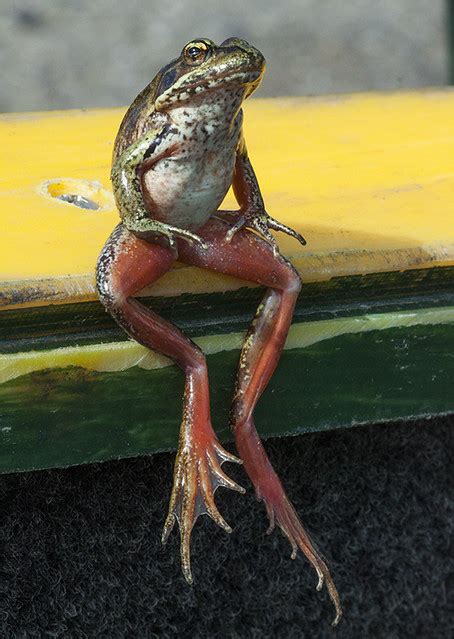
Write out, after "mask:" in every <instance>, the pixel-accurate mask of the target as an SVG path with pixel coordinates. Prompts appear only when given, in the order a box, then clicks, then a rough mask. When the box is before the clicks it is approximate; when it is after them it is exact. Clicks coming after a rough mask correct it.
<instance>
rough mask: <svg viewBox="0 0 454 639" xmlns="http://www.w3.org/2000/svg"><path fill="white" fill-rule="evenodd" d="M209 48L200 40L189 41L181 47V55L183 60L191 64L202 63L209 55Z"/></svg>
mask: <svg viewBox="0 0 454 639" xmlns="http://www.w3.org/2000/svg"><path fill="white" fill-rule="evenodd" d="M209 52H210V49H209V47H208V46H207V45H206V44H205V42H202V41H201V40H200V41H199V40H196V41H195V42H190V43H189V44H187V45H186V46H185V48H184V49H183V56H184V59H185V62H186V63H187V64H191V65H197V64H202V62H205V60H206V59H207V57H208V55H209Z"/></svg>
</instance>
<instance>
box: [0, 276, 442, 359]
mask: <svg viewBox="0 0 454 639" xmlns="http://www.w3.org/2000/svg"><path fill="white" fill-rule="evenodd" d="M262 295H263V291H262V290H260V289H252V288H242V289H239V290H236V291H227V292H225V293H211V294H202V295H193V294H185V295H180V296H179V297H172V298H169V297H150V298H147V299H144V300H143V301H144V302H145V304H147V305H148V306H150V307H151V308H153V310H154V311H156V312H157V313H159V315H162V317H164V318H166V319H168V320H170V321H172V322H174V323H175V324H177V325H178V326H180V327H181V329H182V330H183V331H184V332H185V333H187V334H188V335H189V336H191V337H197V336H200V335H210V334H223V333H232V332H238V331H243V330H244V329H245V328H246V327H247V326H248V324H249V322H250V321H251V318H252V317H253V315H254V313H255V309H256V307H257V305H258V304H259V301H260V299H261V296H262ZM452 305H454V268H431V269H424V270H413V271H404V272H394V271H393V272H389V273H377V274H371V275H358V276H350V277H337V278H333V279H331V280H329V281H326V282H311V283H308V284H304V286H303V290H302V292H301V295H300V297H299V300H298V304H297V307H296V311H295V316H294V321H295V322H311V321H315V320H321V319H334V318H337V317H350V316H356V315H363V314H366V313H385V312H393V311H397V310H398V311H401V310H414V309H418V308H433V307H437V306H452ZM124 339H127V337H126V335H125V334H124V332H123V331H122V330H121V329H120V328H119V327H118V326H117V325H116V324H115V322H114V321H113V320H112V319H111V317H110V316H109V315H108V314H107V313H106V312H105V311H104V309H103V308H102V307H101V305H100V304H99V303H98V302H86V303H81V304H63V305H49V306H45V307H36V308H28V309H18V310H11V311H3V312H0V352H3V353H14V352H23V351H29V350H41V349H47V348H56V347H60V346H75V345H84V344H95V343H99V342H110V341H119V340H124Z"/></svg>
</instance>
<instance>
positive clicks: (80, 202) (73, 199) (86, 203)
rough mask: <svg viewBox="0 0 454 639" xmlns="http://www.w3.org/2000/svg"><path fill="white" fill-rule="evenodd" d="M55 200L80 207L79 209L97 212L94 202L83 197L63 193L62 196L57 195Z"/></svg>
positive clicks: (97, 207)
mask: <svg viewBox="0 0 454 639" xmlns="http://www.w3.org/2000/svg"><path fill="white" fill-rule="evenodd" d="M57 198H58V199H59V200H63V202H69V204H75V205H76V206H80V208H81V209H90V210H91V211H97V210H98V209H99V204H96V202H93V200H89V199H88V197H84V196H83V195H76V194H75V193H63V195H57Z"/></svg>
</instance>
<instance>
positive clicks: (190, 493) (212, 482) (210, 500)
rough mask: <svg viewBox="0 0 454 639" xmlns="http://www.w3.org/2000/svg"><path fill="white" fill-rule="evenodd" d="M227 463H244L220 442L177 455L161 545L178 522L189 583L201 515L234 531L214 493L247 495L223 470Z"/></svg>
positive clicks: (190, 582)
mask: <svg viewBox="0 0 454 639" xmlns="http://www.w3.org/2000/svg"><path fill="white" fill-rule="evenodd" d="M225 461H229V462H236V463H241V460H239V459H237V458H236V457H235V456H234V455H231V454H230V453H228V452H227V451H226V450H224V449H223V448H222V446H221V445H220V444H219V443H218V442H217V441H215V440H214V441H213V442H211V443H210V444H204V445H203V446H201V445H195V446H194V447H193V448H191V447H185V448H183V449H181V450H179V451H178V453H177V458H176V462H175V473H174V484H173V488H172V494H171V497H170V504H169V512H168V515H167V518H166V521H165V524H164V530H163V533H162V542H163V543H164V544H165V543H166V542H167V539H168V537H169V535H170V533H171V531H172V529H173V527H174V524H175V521H178V526H179V529H180V554H181V568H182V571H183V575H184V577H185V579H186V581H187V582H188V583H189V584H192V583H193V577H192V571H191V556H190V546H191V533H192V529H193V527H194V524H195V522H196V521H197V518H198V517H199V516H200V515H204V514H206V515H209V516H210V517H211V519H213V521H214V522H215V523H216V524H217V525H218V526H220V527H221V528H222V529H223V530H225V531H226V532H228V533H230V532H232V529H231V527H230V526H229V524H228V523H227V522H226V521H225V519H224V518H223V516H222V515H221V513H220V512H219V510H218V508H217V506H216V503H215V501H214V493H215V491H216V489H217V488H218V487H219V486H224V487H225V488H230V489H231V490H236V491H237V492H240V493H244V492H245V490H244V488H242V487H241V486H239V485H238V484H237V483H236V482H235V481H233V479H230V477H228V476H227V475H226V474H225V472H224V471H223V470H222V464H223V463H224V462H225Z"/></svg>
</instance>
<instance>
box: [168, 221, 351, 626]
mask: <svg viewBox="0 0 454 639" xmlns="http://www.w3.org/2000/svg"><path fill="white" fill-rule="evenodd" d="M227 228H228V227H226V224H225V223H224V222H222V221H220V220H218V219H212V220H210V221H209V222H208V224H206V225H205V226H204V227H203V229H201V230H200V231H199V232H200V234H201V236H202V237H203V239H204V240H205V241H206V242H207V243H208V245H209V250H208V251H203V250H200V249H199V248H198V247H197V246H195V245H188V244H187V243H183V242H180V243H179V251H180V259H181V260H183V261H184V262H187V263H190V264H196V265H198V266H203V267H205V268H209V269H213V270H216V271H221V272H222V273H227V274H229V275H234V276H236V277H240V278H242V279H245V280H250V281H253V282H257V283H258V284H261V285H263V286H266V287H267V289H268V290H267V291H266V293H265V296H264V298H263V301H262V303H261V304H260V306H259V307H258V309H257V313H256V316H255V318H254V320H253V322H252V324H251V327H250V329H249V331H248V333H247V335H246V338H245V340H244V345H243V349H242V351H241V355H240V365H239V370H238V376H237V381H236V389H235V396H234V401H233V406H232V413H231V426H232V428H233V431H234V434H235V442H236V446H237V449H238V452H239V454H240V457H241V459H242V460H243V463H244V467H245V470H246V472H247V473H248V475H249V477H250V479H251V481H252V483H253V484H254V487H255V492H256V495H257V497H258V498H259V499H260V500H262V501H263V502H264V504H265V507H266V510H267V513H268V516H269V520H270V526H269V532H271V530H272V529H273V527H274V524H275V523H276V524H277V525H278V526H279V527H280V528H281V530H282V531H283V533H284V534H285V535H286V537H287V538H288V540H289V542H290V544H291V546H292V558H294V557H295V556H296V551H297V549H298V548H299V549H300V550H301V551H302V552H303V553H304V554H305V555H306V557H307V558H308V560H309V561H310V562H311V564H312V565H313V567H314V568H315V570H316V571H317V574H318V577H319V582H318V586H317V589H320V588H321V587H322V585H323V583H324V582H325V583H326V586H327V589H328V592H329V595H330V597H331V599H332V601H333V604H334V606H335V609H336V616H335V619H334V622H333V624H334V625H336V624H337V623H338V621H339V619H340V617H341V614H342V611H341V605H340V600H339V595H338V593H337V590H336V587H335V585H334V582H333V580H332V577H331V574H330V572H329V569H328V567H327V565H326V563H325V562H324V561H323V559H322V558H321V556H320V555H319V553H318V552H317V551H316V549H315V548H314V546H313V544H312V542H311V540H310V538H309V536H308V534H307V533H306V531H305V529H304V527H303V525H302V523H301V521H300V520H299V518H298V515H297V514H296V512H295V509H294V508H293V506H292V504H291V502H290V500H289V499H288V497H287V495H286V494H285V491H284V489H283V487H282V484H281V482H280V480H279V477H278V476H277V474H276V472H275V470H274V468H273V467H272V465H271V463H270V461H269V459H268V456H267V454H266V452H265V449H264V447H263V445H262V443H261V441H260V438H259V436H258V433H257V430H256V428H255V425H254V421H253V417H252V413H253V410H254V407H255V405H256V403H257V401H258V399H259V397H260V396H261V394H262V393H263V391H264V390H265V388H266V386H267V385H268V382H269V380H270V378H271V376H272V374H273V372H274V370H275V368H276V366H277V363H278V361H279V358H280V355H281V352H282V348H283V346H284V343H285V339H286V337H287V333H288V329H289V327H290V324H291V321H292V316H293V311H294V308H295V303H296V300H297V297H298V294H299V291H300V289H301V281H300V278H299V275H298V274H297V272H296V271H295V269H294V268H293V267H292V266H291V264H290V263H289V262H288V261H287V260H286V259H285V258H283V257H282V256H281V255H276V254H275V252H274V251H273V248H272V247H271V246H270V245H269V244H268V243H267V242H265V241H263V240H262V239H261V238H259V237H258V236H257V235H255V234H254V233H251V232H250V231H248V230H245V229H241V230H239V231H238V232H237V233H236V234H235V235H234V236H233V238H232V240H231V241H230V242H226V241H225V233H226V229H227Z"/></svg>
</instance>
